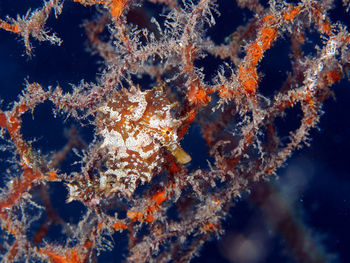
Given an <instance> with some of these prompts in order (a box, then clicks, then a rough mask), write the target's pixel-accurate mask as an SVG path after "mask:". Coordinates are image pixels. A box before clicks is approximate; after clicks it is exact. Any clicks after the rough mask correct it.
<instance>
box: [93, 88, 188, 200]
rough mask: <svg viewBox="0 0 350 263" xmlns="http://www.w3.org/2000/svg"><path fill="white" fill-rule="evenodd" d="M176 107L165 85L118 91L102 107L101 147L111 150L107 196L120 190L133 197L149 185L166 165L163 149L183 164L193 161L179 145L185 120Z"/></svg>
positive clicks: (104, 175) (104, 186)
mask: <svg viewBox="0 0 350 263" xmlns="http://www.w3.org/2000/svg"><path fill="white" fill-rule="evenodd" d="M176 105H177V103H170V101H169V100H168V98H167V97H166V94H165V92H164V89H163V86H162V85H158V86H156V87H154V88H153V89H151V90H146V91H141V90H140V88H139V87H136V86H133V87H132V88H131V89H130V90H126V89H123V90H121V91H115V92H113V93H112V95H111V96H110V97H109V98H108V99H107V101H105V102H104V103H103V104H102V105H100V107H99V108H98V115H97V118H96V126H97V127H98V134H100V135H101V136H102V138H103V142H102V145H101V146H100V148H101V149H102V150H106V151H107V153H106V156H107V157H106V167H107V170H106V171H105V172H104V173H102V174H101V177H100V188H101V189H103V192H105V194H106V195H109V194H110V193H112V192H120V191H121V192H124V193H127V195H131V194H132V193H133V192H134V190H135V189H136V187H137V184H138V182H142V183H144V182H146V181H148V182H149V181H150V180H151V179H152V177H153V174H154V171H155V170H157V166H158V165H159V164H160V163H161V162H162V157H161V155H160V154H159V151H160V149H161V147H165V148H166V149H167V150H168V151H169V152H170V153H171V154H172V155H174V157H175V158H176V160H177V161H178V162H179V163H181V164H185V163H188V162H189V161H190V160H191V157H190V156H189V155H188V154H187V153H186V152H185V151H184V150H183V149H182V148H181V146H180V144H179V140H180V138H179V136H178V135H177V130H178V128H179V127H180V126H181V124H182V120H179V119H175V118H174V117H173V116H172V115H173V114H172V112H171V109H172V108H174V107H175V106H176Z"/></svg>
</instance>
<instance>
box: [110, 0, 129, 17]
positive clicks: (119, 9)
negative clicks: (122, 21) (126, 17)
mask: <svg viewBox="0 0 350 263" xmlns="http://www.w3.org/2000/svg"><path fill="white" fill-rule="evenodd" d="M126 5H127V0H112V1H111V6H110V12H111V15H112V16H113V17H114V18H119V17H120V16H121V15H122V13H123V10H124V9H125V7H126Z"/></svg>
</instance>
